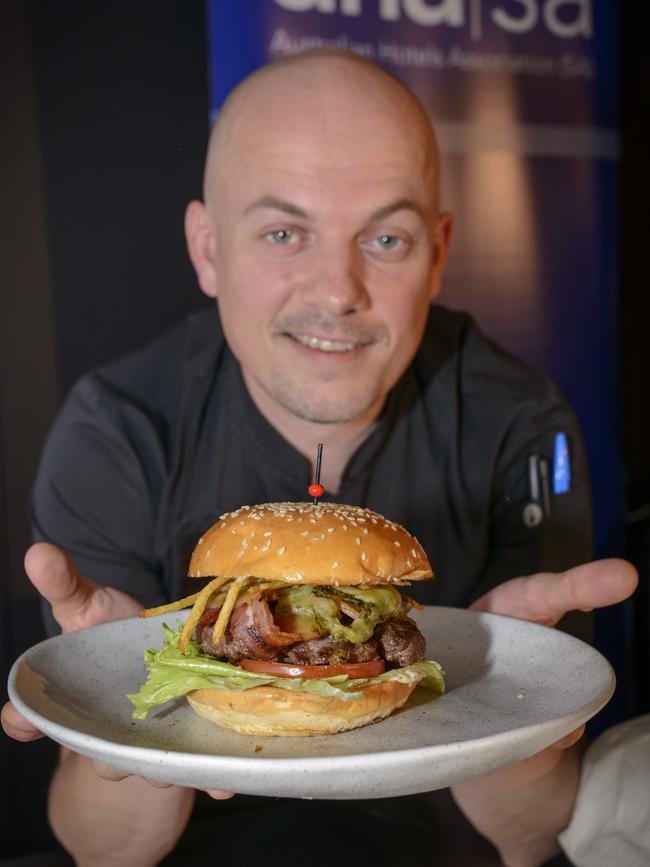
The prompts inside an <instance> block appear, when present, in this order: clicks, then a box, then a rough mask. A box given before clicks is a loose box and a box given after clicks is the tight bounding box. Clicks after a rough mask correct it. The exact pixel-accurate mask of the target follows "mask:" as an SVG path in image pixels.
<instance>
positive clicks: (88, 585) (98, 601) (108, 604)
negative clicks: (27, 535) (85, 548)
mask: <svg viewBox="0 0 650 867" xmlns="http://www.w3.org/2000/svg"><path fill="white" fill-rule="evenodd" d="M25 571H26V572H27V576H28V577H29V580H30V581H31V582H32V584H33V585H34V587H35V588H36V589H37V590H38V592H39V593H40V594H41V596H43V598H44V599H46V600H47V601H48V602H49V603H50V604H51V606H52V614H53V616H54V618H55V620H56V621H57V623H58V624H59V626H60V627H61V629H62V630H63V631H64V632H73V631H74V630H76V629H84V628H86V627H88V626H95V625H97V624H98V623H106V622H108V621H110V620H117V619H119V618H121V617H130V616H132V615H134V614H137V613H138V612H139V611H140V610H141V608H142V606H141V605H140V604H139V603H138V602H136V601H135V600H134V599H131V597H129V596H126V594H124V593H121V592H120V591H118V590H112V589H110V588H106V587H102V586H101V585H99V584H96V583H95V582H94V581H90V580H89V579H88V578H83V577H82V576H81V575H80V574H79V572H78V571H77V568H76V566H75V565H74V563H73V561H72V560H71V559H70V557H68V555H67V554H66V553H65V552H64V551H62V550H61V549H60V548H57V547H56V546H55V545H50V544H48V543H46V542H39V543H37V544H36V545H32V547H31V548H29V550H28V551H27V554H26V555H25Z"/></svg>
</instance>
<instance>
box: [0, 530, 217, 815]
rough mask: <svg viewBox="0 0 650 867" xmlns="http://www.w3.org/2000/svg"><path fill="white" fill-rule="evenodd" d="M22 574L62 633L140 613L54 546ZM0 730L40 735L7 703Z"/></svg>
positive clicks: (108, 774) (106, 774) (23, 737)
mask: <svg viewBox="0 0 650 867" xmlns="http://www.w3.org/2000/svg"><path fill="white" fill-rule="evenodd" d="M25 571H26V572H27V576H28V577H29V579H30V581H31V582H32V584H33V585H34V587H35V588H36V589H37V590H38V592H39V593H40V594H41V596H42V597H43V598H44V599H46V600H47V601H48V602H49V603H50V605H51V606H52V614H53V616H54V619H55V620H56V621H57V623H58V624H59V626H60V627H61V629H62V631H63V632H75V631H76V630H77V629H85V628H87V627H89V626H97V625H99V624H100V623H110V622H111V621H113V620H122V619H124V618H126V617H133V616H135V615H137V614H139V613H140V611H141V610H142V605H140V603H139V602H137V601H136V600H135V599H133V598H132V597H131V596H127V594H126V593H122V592H121V591H119V590H114V589H113V588H111V587H104V586H102V585H100V584H96V583H95V582H94V581H90V580H89V579H88V578H83V577H82V576H81V575H80V574H79V572H78V570H77V568H76V566H75V565H74V563H73V562H72V560H71V559H70V557H68V555H67V554H65V553H64V552H63V551H62V550H61V549H60V548H57V547H56V546H55V545H49V544H46V543H44V542H39V543H38V544H36V545H32V547H31V548H30V549H29V550H28V551H27V554H26V555H25ZM1 719H2V728H3V729H4V731H5V732H6V734H8V735H9V737H12V738H14V740H17V741H33V740H36V739H37V738H41V737H43V733H42V732H41V731H39V729H37V728H36V727H35V726H33V725H32V724H31V723H30V722H28V720H26V719H25V717H24V716H23V715H22V714H20V713H19V712H18V711H17V710H16V708H15V707H14V706H13V705H12V704H11V702H7V704H5V706H4V707H3V709H2V714H1ZM92 766H93V769H94V770H95V772H96V773H97V775H98V776H100V777H101V778H102V779H104V780H123V779H125V778H126V777H128V776H130V775H129V774H126V773H124V771H119V770H117V769H116V768H112V767H110V766H109V765H105V764H103V763H101V762H93V763H92ZM147 782H148V783H150V784H151V785H152V786H156V787H160V788H165V787H167V786H168V784H167V783H159V782H156V781H155V780H147ZM209 794H210V795H211V796H212V797H213V798H217V799H222V798H229V797H232V796H231V794H230V793H229V792H221V791H213V792H209Z"/></svg>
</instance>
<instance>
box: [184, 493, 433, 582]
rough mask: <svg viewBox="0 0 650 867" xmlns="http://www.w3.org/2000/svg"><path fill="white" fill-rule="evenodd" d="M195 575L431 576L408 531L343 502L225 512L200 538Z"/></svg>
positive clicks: (296, 578)
mask: <svg viewBox="0 0 650 867" xmlns="http://www.w3.org/2000/svg"><path fill="white" fill-rule="evenodd" d="M189 575H190V577H194V578H205V577H208V576H210V577H212V576H223V577H228V578H239V577H245V576H256V577H259V578H266V579H268V580H270V581H291V582H292V583H293V582H295V583H297V584H326V585H333V586H338V585H344V586H345V585H349V586H352V585H357V586H358V585H365V586H369V585H373V584H388V583H391V584H405V583H408V582H410V581H420V580H424V579H427V578H432V577H433V572H432V571H431V566H430V565H429V561H428V560H427V556H426V554H425V553H424V550H423V548H422V546H421V545H420V543H419V542H418V541H417V539H416V538H415V537H414V536H412V535H411V534H410V533H409V532H408V531H407V530H405V529H404V527H401V526H400V525H399V524H395V523H394V522H393V521H389V520H388V519H387V518H384V517H383V516H382V515H378V514H377V513H376V512H371V511H370V510H369V509H362V508H360V507H359V506H347V505H341V504H339V503H317V504H313V503H265V504H263V505H260V506H243V507H242V508H241V509H238V510H237V511H236V512H229V513H227V514H225V515H222V516H221V518H220V519H219V520H218V521H217V523H216V524H214V525H213V526H212V527H211V528H210V529H209V530H208V531H207V532H206V533H205V534H204V535H203V536H202V537H201V538H200V539H199V542H198V544H197V546H196V548H195V549H194V553H193V555H192V560H191V562H190V568H189Z"/></svg>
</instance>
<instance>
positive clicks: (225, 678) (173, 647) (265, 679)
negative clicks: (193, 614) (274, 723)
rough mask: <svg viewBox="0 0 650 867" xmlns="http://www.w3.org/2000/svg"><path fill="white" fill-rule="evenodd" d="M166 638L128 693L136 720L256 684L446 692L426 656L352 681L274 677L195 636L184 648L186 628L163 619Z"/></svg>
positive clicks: (341, 694) (344, 695) (327, 692)
mask: <svg viewBox="0 0 650 867" xmlns="http://www.w3.org/2000/svg"><path fill="white" fill-rule="evenodd" d="M162 628H163V632H164V633H165V643H164V645H163V647H162V648H161V649H160V650H145V652H144V664H145V667H146V668H147V671H148V676H147V680H146V681H145V683H144V684H143V685H142V687H141V688H140V690H139V691H138V692H137V693H133V694H132V695H129V696H127V698H128V699H129V701H131V702H132V704H133V705H134V706H135V710H134V711H133V714H132V718H133V719H146V717H147V714H148V713H149V711H150V710H151V709H152V708H154V707H156V706H157V705H160V704H165V702H168V701H171V699H174V698H179V697H180V696H183V695H186V694H187V693H188V692H191V691H192V690H193V689H229V690H235V691H237V690H242V689H252V688H253V687H255V686H277V687H280V688H281V689H289V690H298V691H301V692H308V693H311V694H313V695H319V696H322V697H328V698H340V699H344V700H345V701H357V700H358V699H360V698H361V695H360V693H358V692H352V691H351V690H353V689H354V688H355V687H359V686H367V685H369V684H372V683H381V682H383V681H386V680H397V681H399V682H400V683H419V685H420V686H423V687H425V689H429V690H431V691H432V692H438V693H443V692H444V691H445V682H444V676H443V675H444V672H443V671H442V669H441V667H440V665H439V664H438V663H437V662H433V661H431V660H428V659H422V660H420V661H419V662H414V663H413V664H412V665H407V666H405V667H404V668H394V669H391V670H389V671H385V672H384V673H383V674H378V675H377V676H376V677H366V678H356V679H353V680H350V678H349V677H348V676H347V675H346V674H338V675H335V676H333V677H323V678H314V679H311V678H310V679H306V680H302V679H300V678H294V677H291V678H289V677H272V676H270V675H267V674H257V673H256V672H252V671H244V669H243V668H240V667H239V666H238V665H231V664H230V663H229V662H221V661H220V660H218V659H215V658H214V657H212V656H208V655H207V654H204V653H203V652H202V651H201V646H200V645H199V643H198V642H196V641H190V642H189V644H188V647H187V650H186V651H185V652H184V653H183V652H182V651H180V650H179V649H178V646H177V642H178V638H179V636H180V633H181V630H182V628H183V626H182V624H181V625H180V626H179V627H178V629H177V630H176V631H174V630H172V629H170V628H169V627H168V626H167V625H166V624H163V627H162Z"/></svg>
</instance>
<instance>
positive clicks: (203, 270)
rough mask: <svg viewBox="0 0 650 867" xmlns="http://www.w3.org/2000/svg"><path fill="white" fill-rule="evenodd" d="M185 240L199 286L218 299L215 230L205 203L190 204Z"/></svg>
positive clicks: (186, 219)
mask: <svg viewBox="0 0 650 867" xmlns="http://www.w3.org/2000/svg"><path fill="white" fill-rule="evenodd" d="M185 240H186V241H187V250H188V252H189V254H190V259H191V260H192V265H194V270H195V271H196V276H197V278H198V281H199V286H200V287H201V289H202V290H203V292H204V293H205V294H206V295H207V296H208V297H209V298H216V297H217V267H216V255H215V250H216V243H215V237H214V229H213V227H212V222H211V220H210V217H209V215H208V211H207V208H206V207H205V205H204V204H203V202H198V201H194V202H190V203H189V205H188V206H187V210H186V211H185Z"/></svg>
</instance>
